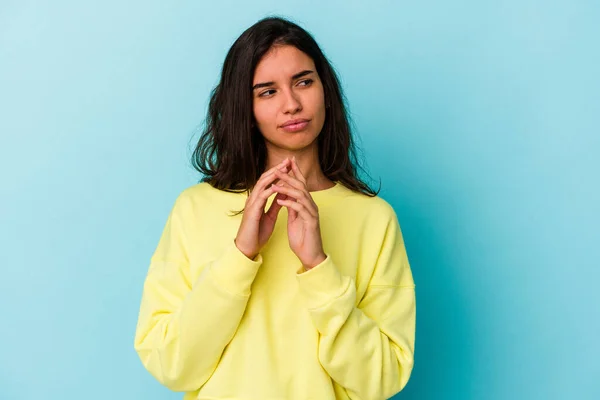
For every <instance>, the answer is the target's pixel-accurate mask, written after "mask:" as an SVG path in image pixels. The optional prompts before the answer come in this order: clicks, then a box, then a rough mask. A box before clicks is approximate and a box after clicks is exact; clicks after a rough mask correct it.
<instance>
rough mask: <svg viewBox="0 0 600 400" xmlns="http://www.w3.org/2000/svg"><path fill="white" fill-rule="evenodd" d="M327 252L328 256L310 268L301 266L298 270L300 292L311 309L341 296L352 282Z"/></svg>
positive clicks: (297, 278) (297, 277)
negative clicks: (306, 268)
mask: <svg viewBox="0 0 600 400" xmlns="http://www.w3.org/2000/svg"><path fill="white" fill-rule="evenodd" d="M325 254H326V255H327V258H325V260H323V261H322V262H321V263H320V264H317V265H316V266H315V267H313V268H311V269H310V270H308V271H306V270H305V269H304V268H303V267H300V268H299V269H298V270H297V271H296V280H297V281H298V285H299V289H300V293H301V294H302V297H303V298H304V302H305V304H306V305H307V307H308V308H309V309H315V308H319V307H322V306H324V305H326V304H328V303H330V302H331V301H333V300H335V299H336V298H338V297H340V296H341V295H342V294H343V293H345V292H346V291H347V290H348V286H349V285H350V284H351V283H352V281H351V279H350V278H349V277H347V276H344V275H342V274H341V273H340V272H339V270H338V269H337V267H336V266H335V264H334V263H333V260H332V259H331V256H330V255H329V254H328V253H325ZM304 271H306V272H304Z"/></svg>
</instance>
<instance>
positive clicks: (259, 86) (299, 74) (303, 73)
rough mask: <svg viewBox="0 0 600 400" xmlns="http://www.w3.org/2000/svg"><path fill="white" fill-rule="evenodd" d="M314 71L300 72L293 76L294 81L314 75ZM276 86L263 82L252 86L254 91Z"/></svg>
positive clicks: (272, 83)
mask: <svg viewBox="0 0 600 400" xmlns="http://www.w3.org/2000/svg"><path fill="white" fill-rule="evenodd" d="M313 72H314V71H312V70H310V69H305V70H304V71H302V72H298V73H297V74H294V76H292V80H294V79H298V78H301V77H303V76H305V75H308V74H312V73H313ZM274 84H275V82H262V83H257V84H256V85H254V86H252V90H256V89H260V88H262V87H266V86H273V85H274Z"/></svg>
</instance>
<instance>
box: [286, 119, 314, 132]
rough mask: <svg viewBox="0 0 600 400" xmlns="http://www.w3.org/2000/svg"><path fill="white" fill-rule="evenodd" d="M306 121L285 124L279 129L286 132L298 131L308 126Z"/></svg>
mask: <svg viewBox="0 0 600 400" xmlns="http://www.w3.org/2000/svg"><path fill="white" fill-rule="evenodd" d="M308 122H309V121H302V122H298V123H295V124H290V125H285V126H282V127H281V129H283V130H284V131H286V132H298V131H301V130H303V129H304V128H306V127H307V126H308Z"/></svg>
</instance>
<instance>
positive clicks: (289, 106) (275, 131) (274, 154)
mask: <svg viewBox="0 0 600 400" xmlns="http://www.w3.org/2000/svg"><path fill="white" fill-rule="evenodd" d="M253 88H254V89H253V111H254V118H255V121H256V125H257V127H258V129H259V130H260V132H261V134H262V135H263V137H264V139H265V144H266V147H267V168H266V172H265V173H264V174H263V175H261V177H260V178H259V180H258V181H257V183H256V185H255V186H254V188H253V189H252V192H251V194H250V196H249V198H248V200H247V201H246V211H245V212H244V218H243V219H242V224H241V225H240V230H239V232H238V235H237V237H236V245H237V246H238V248H239V249H240V250H241V251H242V252H244V254H246V256H248V257H249V258H254V257H255V256H256V254H258V252H259V251H260V248H262V246H263V245H264V244H265V243H266V241H267V240H268V238H269V237H270V235H271V233H272V231H273V227H274V225H275V221H276V219H277V215H278V213H279V210H280V209H281V208H282V207H286V208H287V210H288V222H287V233H288V242H289V246H290V249H291V250H292V251H293V252H294V254H295V255H296V256H297V257H298V259H299V260H300V261H301V262H302V266H303V267H304V269H305V270H310V269H312V268H314V267H315V266H317V265H318V264H320V263H322V262H323V261H324V260H325V259H326V257H327V256H326V254H325V252H324V250H323V243H322V240H321V230H320V225H319V209H318V207H317V204H316V203H315V202H314V200H313V198H312V196H311V194H310V192H312V191H318V190H324V189H328V188H331V187H332V186H333V185H334V182H332V181H331V180H330V179H328V178H327V177H326V176H325V175H324V174H323V171H322V170H321V167H320V165H319V160H318V142H317V140H316V139H317V137H318V135H319V134H320V132H321V129H322V128H323V124H324V121H325V112H326V107H325V101H324V100H325V99H324V92H323V85H322V83H321V80H320V78H319V75H318V73H317V71H316V68H315V65H314V62H313V61H312V59H311V58H310V57H309V56H308V55H306V54H305V53H303V52H301V51H300V50H298V49H297V48H295V47H293V46H277V47H274V48H272V49H271V50H270V51H269V52H267V54H265V56H264V57H263V58H262V59H261V61H260V62H259V63H258V65H257V67H256V70H255V73H254V80H253ZM294 119H305V120H308V125H307V127H306V128H305V129H304V130H302V131H297V132H286V131H285V130H284V129H283V128H282V124H284V123H285V122H287V121H290V120H294ZM273 193H277V196H276V197H275V200H274V201H273V203H272V204H271V206H270V208H269V210H268V211H267V212H266V213H265V212H264V206H265V204H266V201H267V198H268V197H269V196H270V195H271V194H273Z"/></svg>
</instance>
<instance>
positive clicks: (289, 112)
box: [252, 46, 325, 150]
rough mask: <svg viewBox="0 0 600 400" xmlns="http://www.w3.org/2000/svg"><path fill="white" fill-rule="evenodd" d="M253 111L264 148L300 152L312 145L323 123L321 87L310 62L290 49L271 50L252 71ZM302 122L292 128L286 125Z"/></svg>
mask: <svg viewBox="0 0 600 400" xmlns="http://www.w3.org/2000/svg"><path fill="white" fill-rule="evenodd" d="M252 86H253V108H254V118H255V119H256V124H257V127H258V129H259V130H260V132H261V133H262V135H263V137H264V138H265V140H266V144H267V149H269V148H271V149H272V148H273V146H275V147H276V148H281V149H286V150H300V149H302V148H305V147H307V146H309V145H311V144H313V143H315V144H316V141H315V139H316V138H317V136H319V133H320V132H321V129H322V128H323V124H324V122H325V101H324V93H323V85H322V83H321V80H320V78H319V75H318V74H317V71H316V68H315V64H314V62H313V60H312V59H311V58H310V57H309V56H308V55H306V54H305V53H303V52H301V51H300V50H298V49H297V48H296V47H294V46H275V47H273V48H271V49H270V50H269V51H268V52H267V53H266V54H265V55H264V57H263V58H262V59H261V60H260V62H259V63H258V65H257V66H256V70H255V72H254V80H253V83H252ZM296 119H300V120H306V121H308V122H307V123H305V124H300V125H297V126H294V127H292V128H289V127H288V128H287V129H286V128H284V127H283V125H284V124H285V123H286V122H289V121H292V120H296Z"/></svg>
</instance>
